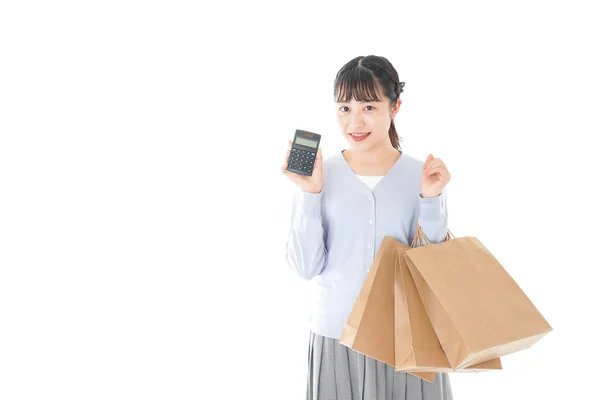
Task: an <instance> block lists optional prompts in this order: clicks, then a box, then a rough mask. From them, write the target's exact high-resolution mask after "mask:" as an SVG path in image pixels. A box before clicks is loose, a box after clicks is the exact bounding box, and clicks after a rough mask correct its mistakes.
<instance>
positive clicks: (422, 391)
mask: <svg viewBox="0 0 600 400" xmlns="http://www.w3.org/2000/svg"><path fill="white" fill-rule="evenodd" d="M306 399H307V400H452V389H451V387H450V380H449V377H448V374H447V373H438V374H437V376H436V378H435V380H434V381H433V382H431V383H430V382H427V381H425V380H423V379H420V378H417V377H416V376H414V375H411V374H409V373H406V372H396V371H395V369H394V367H392V366H391V365H387V364H385V363H383V362H381V361H378V360H376V359H374V358H371V357H368V356H365V355H364V354H361V353H358V352H356V351H354V350H352V349H351V348H349V347H347V346H344V345H343V344H341V343H340V342H339V341H337V340H336V339H333V338H328V337H324V336H321V335H318V334H316V333H314V332H310V339H309V347H308V374H307V388H306Z"/></svg>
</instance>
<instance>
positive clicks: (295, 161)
mask: <svg viewBox="0 0 600 400" xmlns="http://www.w3.org/2000/svg"><path fill="white" fill-rule="evenodd" d="M315 157H316V153H315V152H314V151H309V150H303V149H297V148H294V147H292V150H291V151H290V158H289V161H288V165H289V167H290V168H294V169H297V170H300V171H304V172H312V170H313V165H314V162H315Z"/></svg>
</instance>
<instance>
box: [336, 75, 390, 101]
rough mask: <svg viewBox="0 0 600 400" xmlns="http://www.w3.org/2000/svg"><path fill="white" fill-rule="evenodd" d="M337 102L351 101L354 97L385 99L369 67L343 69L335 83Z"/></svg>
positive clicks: (356, 98) (366, 99)
mask: <svg viewBox="0 0 600 400" xmlns="http://www.w3.org/2000/svg"><path fill="white" fill-rule="evenodd" d="M334 95H335V97H336V100H335V101H336V102H337V103H349V102H350V100H351V99H352V98H354V99H355V100H356V101H364V102H372V101H383V100H384V99H383V98H382V97H380V96H381V91H380V89H379V86H378V84H377V81H376V80H375V76H374V75H373V73H372V72H371V71H370V70H368V69H367V68H364V67H360V66H357V67H356V68H353V69H350V70H346V71H343V72H342V73H341V74H340V75H339V76H338V78H337V80H336V83H335V93H334Z"/></svg>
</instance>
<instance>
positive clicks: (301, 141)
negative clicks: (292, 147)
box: [296, 137, 318, 148]
mask: <svg viewBox="0 0 600 400" xmlns="http://www.w3.org/2000/svg"><path fill="white" fill-rule="evenodd" d="M296 143H298V144H303V145H304V146H308V147H315V148H316V147H317V143H318V142H315V141H314V140H308V139H304V138H301V137H296Z"/></svg>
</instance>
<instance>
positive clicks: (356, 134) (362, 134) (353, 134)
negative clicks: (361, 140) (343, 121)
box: [351, 133, 368, 136]
mask: <svg viewBox="0 0 600 400" xmlns="http://www.w3.org/2000/svg"><path fill="white" fill-rule="evenodd" d="M351 135H352V136H365V135H368V133H361V134H358V133H351Z"/></svg>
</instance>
